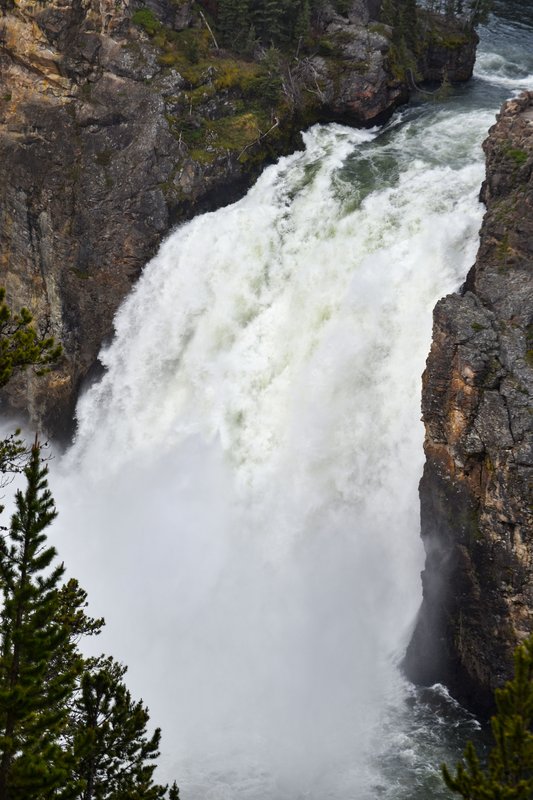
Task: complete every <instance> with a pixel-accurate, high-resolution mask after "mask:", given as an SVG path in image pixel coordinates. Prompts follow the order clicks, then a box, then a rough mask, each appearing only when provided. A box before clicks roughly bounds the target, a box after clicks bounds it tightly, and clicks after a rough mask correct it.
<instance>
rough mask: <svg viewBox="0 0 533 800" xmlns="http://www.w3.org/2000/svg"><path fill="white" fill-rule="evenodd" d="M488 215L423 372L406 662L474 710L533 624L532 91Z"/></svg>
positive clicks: (491, 184)
mask: <svg viewBox="0 0 533 800" xmlns="http://www.w3.org/2000/svg"><path fill="white" fill-rule="evenodd" d="M484 149H485V153H486V158H487V177H486V180H485V183H484V184H483V188H482V199H483V200H484V202H485V203H486V206H487V213H486V215H485V218H484V221H483V226H482V229H481V243H480V248H479V252H478V256H477V260H476V264H475V265H474V267H473V268H472V269H471V271H470V273H469V275H468V277H467V280H466V283H465V286H464V287H463V290H462V293H461V294H460V295H449V296H448V297H445V298H444V299H443V300H441V301H440V302H439V303H438V305H437V306H436V308H435V312H434V329H433V343H432V347H431V352H430V355H429V358H428V361H427V369H426V371H425V373H424V378H423V398H422V410H423V419H424V423H425V427H426V440H425V451H426V465H425V469H424V476H423V478H422V481H421V484H420V497H421V512H422V536H423V539H424V543H425V547H426V553H427V560H426V567H425V571H424V574H423V586H424V601H423V606H422V610H421V615H420V619H419V622H418V625H417V628H416V630H415V634H414V637H413V640H412V642H411V644H410V647H409V650H408V654H407V659H406V666H407V671H408V673H409V675H410V677H412V678H414V679H415V680H417V681H419V682H421V683H433V682H436V681H440V682H444V683H446V684H447V685H448V686H449V687H450V689H451V690H452V692H453V693H454V694H455V695H456V696H458V697H459V698H460V699H461V700H463V701H465V702H467V703H468V704H469V705H470V706H472V707H473V708H477V709H483V708H487V707H489V706H490V703H491V699H492V692H493V689H494V688H495V687H496V686H498V685H500V684H501V683H502V682H503V681H504V680H506V679H508V678H509V677H510V675H511V673H512V654H513V650H514V648H515V647H516V645H517V644H518V643H519V642H520V641H522V640H523V639H524V638H525V637H526V636H527V635H528V634H530V633H531V632H533V513H532V511H533V505H532V503H533V403H532V400H533V93H529V94H528V93H526V94H524V95H523V96H521V97H520V98H519V99H517V100H512V101H510V102H508V103H507V104H506V105H505V106H504V108H503V110H502V112H501V114H500V115H499V117H498V121H497V123H496V125H495V126H494V127H493V128H492V129H491V131H490V135H489V138H488V139H487V140H486V142H485V144H484Z"/></svg>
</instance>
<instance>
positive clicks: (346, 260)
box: [52, 102, 495, 800]
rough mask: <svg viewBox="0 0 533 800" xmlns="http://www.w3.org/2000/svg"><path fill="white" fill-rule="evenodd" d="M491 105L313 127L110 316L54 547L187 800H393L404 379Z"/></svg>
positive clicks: (165, 252) (159, 263)
mask: <svg viewBox="0 0 533 800" xmlns="http://www.w3.org/2000/svg"><path fill="white" fill-rule="evenodd" d="M494 111H495V109H494V105H492V106H491V107H489V108H487V105H486V104H485V105H483V103H478V104H477V105H476V104H474V105H473V106H469V105H468V103H465V102H451V103H450V104H447V105H445V106H443V107H442V108H441V107H438V106H433V107H431V106H429V107H427V108H419V109H411V110H409V111H406V112H404V113H403V114H399V115H397V116H396V117H395V118H394V119H393V120H392V121H391V123H390V124H389V125H388V126H386V127H385V128H384V129H381V130H371V131H355V130H349V129H346V128H343V127H341V126H338V125H329V126H317V127H314V128H313V129H311V130H310V131H308V132H307V133H306V134H305V137H304V138H305V150H304V151H303V152H299V153H295V154H294V155H292V156H290V157H288V158H284V159H281V160H280V162H279V163H278V164H277V165H275V166H272V167H269V168H268V169H267V170H266V171H265V172H264V173H263V175H262V176H261V178H260V179H259V180H258V182H257V183H256V185H255V186H254V187H253V188H252V189H251V191H250V192H249V193H248V195H247V196H246V197H244V198H243V199H242V200H241V201H240V202H238V203H236V204H235V205H232V206H230V207H227V208H224V209H221V210H220V211H217V212H216V213H212V214H206V215H203V216H201V217H198V218H196V219H194V220H193V221H192V222H190V223H188V224H186V225H183V226H182V227H180V228H178V229H177V230H176V231H174V232H173V233H172V234H171V236H169V238H168V239H167V240H166V241H165V242H164V244H163V245H162V247H161V249H160V251H159V253H158V255H157V256H156V257H155V258H154V259H153V260H152V261H151V262H150V263H149V264H148V265H147V267H146V268H145V270H144V272H143V275H142V277H141V279H140V280H139V282H138V284H137V286H136V287H135V289H134V291H133V292H132V293H131V295H130V297H128V298H127V300H126V301H125V302H124V304H123V306H122V308H121V309H120V311H119V313H118V314H117V317H116V336H115V338H114V341H113V342H112V344H111V345H110V346H109V347H108V348H107V349H106V350H105V351H104V352H103V353H102V355H101V359H102V362H103V363H104V365H105V367H106V372H105V374H104V376H103V378H102V379H101V380H100V381H99V382H98V383H96V384H94V385H93V386H92V387H91V388H90V389H89V390H88V391H87V392H86V394H85V395H84V396H83V397H82V399H81V401H80V403H79V407H78V434H77V438H76V441H75V443H74V446H73V447H72V449H71V450H70V451H69V452H68V453H67V454H66V455H65V456H64V457H62V458H59V459H56V462H55V463H54V464H53V475H52V479H53V489H54V493H55V495H56V498H57V502H58V507H59V509H60V512H61V513H60V518H59V521H58V524H57V527H56V539H57V544H58V548H59V550H60V554H61V557H62V558H64V559H65V562H66V564H67V565H68V568H69V572H70V573H71V574H73V575H76V576H77V577H78V578H79V579H80V581H81V583H82V584H83V585H84V586H85V588H86V589H87V590H88V592H89V597H90V598H91V600H92V610H93V612H94V613H95V614H104V615H105V616H106V618H107V628H106V633H105V634H104V636H103V637H101V639H102V641H98V642H96V644H97V645H98V648H104V649H106V650H107V651H108V652H110V653H113V654H114V655H116V656H117V657H118V658H120V659H122V660H124V661H125V662H126V663H127V664H129V667H130V669H129V672H128V683H129V686H130V688H131V689H132V691H133V693H134V694H135V695H136V696H142V697H143V698H144V700H145V702H147V704H148V705H149V707H150V712H151V717H152V721H153V723H154V724H157V725H161V727H162V728H163V755H162V767H161V778H162V779H170V778H173V777H174V776H175V777H176V778H177V780H178V783H179V784H180V787H181V790H182V796H183V798H184V800H222V799H224V800H230V798H231V800H266V798H273V799H274V800H295V798H310V799H311V800H318V798H320V800H323V798H335V799H336V800H370V799H371V798H375V797H377V796H380V797H387V798H389V796H395V797H399V794H396V795H394V794H393V795H389V793H388V790H385V789H383V776H382V775H381V774H380V768H379V765H378V764H377V763H376V758H375V755H376V753H379V752H385V751H386V750H387V747H394V748H396V750H397V752H398V753H399V755H400V756H401V757H402V758H403V759H404V761H405V763H407V762H409V760H410V759H411V760H412V759H415V760H416V757H415V755H413V752H414V751H413V750H412V745H411V740H408V738H407V737H406V735H405V734H403V733H401V731H399V729H398V728H397V727H396V728H395V725H396V723H395V722H393V720H394V719H396V717H395V716H394V714H395V713H396V712H391V708H392V709H396V710H398V709H399V708H400V707H401V706H402V704H403V703H405V702H407V700H408V698H409V693H410V692H411V688H410V687H409V686H408V685H407V684H406V682H405V681H404V680H403V679H402V678H401V676H400V673H399V671H398V666H397V665H398V661H399V659H400V658H401V655H402V653H403V650H404V648H405V645H406V642H407V640H408V637H409V633H410V630H411V628H412V625H413V621H414V618H415V614H416V611H417V608H418V606H419V604H420V600H421V588H420V580H419V573H420V570H421V568H422V565H423V553H422V547H421V544H420V541H419V520H418V515H419V511H418V497H417V484H418V479H419V476H420V473H421V468H422V461H423V453H422V439H423V430H422V426H421V423H420V420H419V417H420V406H419V396H420V376H421V374H422V371H423V368H424V361H425V358H426V355H427V352H428V348H429V343H430V338H431V315H432V309H433V306H434V305H435V302H436V301H437V300H438V298H439V297H441V296H442V295H444V294H445V293H446V292H448V291H451V290H454V289H456V288H457V287H458V286H459V284H460V283H461V282H462V280H463V279H464V276H465V274H466V272H467V270H468V268H469V266H470V265H471V264H472V262H473V260H474V257H475V252H476V248H477V242H478V230H479V226H480V221H481V217H482V207H481V206H480V204H479V203H478V199H477V196H478V192H479V186H480V183H481V181H482V179H483V172H484V166H483V156H482V152H481V147H480V144H481V141H482V139H483V138H484V135H485V133H486V130H487V128H488V127H489V125H490V124H491V123H492V121H493V119H494ZM391 714H392V716H391ZM402 737H403V738H402ZM391 785H392V784H391ZM380 786H381V787H382V788H381V789H380V788H379V787H380ZM406 796H407V797H409V796H410V795H409V794H408V795H406ZM423 796H424V795H423Z"/></svg>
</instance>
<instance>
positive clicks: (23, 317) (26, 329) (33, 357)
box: [0, 287, 61, 388]
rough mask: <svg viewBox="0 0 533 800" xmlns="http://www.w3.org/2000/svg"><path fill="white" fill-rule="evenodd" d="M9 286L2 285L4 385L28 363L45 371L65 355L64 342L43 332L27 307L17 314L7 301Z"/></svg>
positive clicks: (0, 375)
mask: <svg viewBox="0 0 533 800" xmlns="http://www.w3.org/2000/svg"><path fill="white" fill-rule="evenodd" d="M5 298H6V290H5V289H4V288H2V287H0V388H2V387H3V386H5V385H6V384H7V383H8V382H9V381H10V380H11V378H12V377H13V375H14V374H15V373H17V372H20V371H21V370H23V369H25V368H26V367H35V369H36V370H37V374H43V372H46V371H47V369H48V368H49V367H50V365H51V364H53V363H54V362H55V361H57V359H58V358H59V356H60V355H61V345H58V344H56V342H55V341H54V339H53V337H51V336H46V335H45V336H41V335H40V334H39V333H38V332H37V331H36V330H35V328H34V327H33V324H32V323H33V317H32V315H31V314H30V312H29V311H28V309H27V308H21V309H20V311H19V312H18V314H14V313H13V312H12V311H11V309H10V308H9V306H8V305H7V304H6V302H5Z"/></svg>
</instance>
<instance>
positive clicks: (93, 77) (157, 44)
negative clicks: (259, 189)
mask: <svg viewBox="0 0 533 800" xmlns="http://www.w3.org/2000/svg"><path fill="white" fill-rule="evenodd" d="M341 5H343V13H342V14H341V13H339V12H338V11H337V10H335V8H334V6H331V5H330V4H329V3H327V2H325V3H324V4H323V7H321V13H320V27H319V28H317V29H315V30H313V32H312V36H310V38H309V41H308V43H307V44H306V46H305V48H304V47H303V46H300V41H299V42H298V44H297V45H295V50H294V51H292V50H291V52H290V53H287V54H285V55H284V54H280V51H279V50H276V48H270V49H265V48H264V47H257V46H254V45H253V44H252V50H253V51H254V52H251V53H249V54H248V55H247V56H246V57H245V56H243V55H242V54H239V53H236V52H232V51H230V50H228V49H224V48H221V47H219V45H218V43H217V41H216V38H215V36H214V34H213V30H212V28H211V27H210V25H209V22H208V20H207V17H208V16H209V14H210V12H209V3H207V2H206V4H205V5H204V6H200V5H199V4H198V3H196V4H193V3H192V2H189V0H149V2H148V0H147V3H146V5H141V3H139V2H136V1H135V0H131V1H130V0H49V1H48V2H47V3H44V4H43V3H35V2H32V0H0V163H1V164H2V170H1V173H0V285H3V286H5V287H6V290H7V299H8V302H9V303H10V304H11V305H12V306H13V307H15V308H16V307H20V306H21V305H26V306H28V307H29V308H30V310H31V311H32V313H33V314H34V316H35V318H36V320H37V321H38V322H39V323H40V324H43V323H44V322H45V321H46V323H47V325H48V327H49V330H50V331H51V332H52V333H53V334H54V335H55V336H56V337H57V339H58V340H59V341H61V342H62V343H63V346H64V353H65V355H64V359H63V362H62V364H61V365H60V366H59V367H58V368H57V369H56V370H54V371H53V372H52V373H51V374H50V375H48V376H47V377H46V378H45V379H42V378H41V379H39V381H35V380H34V379H32V376H31V375H29V376H24V377H22V378H20V379H17V380H16V381H13V382H12V383H11V384H10V386H9V388H8V391H7V395H6V396H4V407H5V404H8V405H9V406H10V407H11V408H12V409H14V410H16V411H18V412H24V413H27V414H28V415H29V418H30V421H31V422H32V423H33V424H39V425H41V427H42V428H44V430H45V431H46V432H48V433H49V434H51V435H54V436H55V437H56V438H57V437H61V436H63V438H66V439H67V440H68V438H69V436H70V435H71V433H72V430H73V414H74V407H75V403H76V400H77V397H78V394H79V391H80V387H81V386H82V385H83V382H84V381H85V380H87V379H90V377H91V375H92V374H94V372H93V371H94V369H95V367H97V355H98V352H99V350H100V348H101V346H102V343H103V342H105V340H106V338H108V337H110V336H111V335H112V333H113V317H114V314H115V311H116V309H117V307H118V305H119V304H120V302H121V300H122V299H123V298H124V296H125V295H126V294H127V293H128V292H129V290H130V288H131V286H132V284H133V282H134V281H135V279H136V278H137V277H138V275H139V273H140V270H141V269H142V267H143V265H144V264H145V263H146V262H147V260H148V259H149V258H150V257H151V256H152V255H153V253H154V252H155V250H156V249H157V247H158V245H159V243H160V241H161V239H162V237H163V236H164V235H166V234H167V233H168V231H169V230H170V229H171V228H172V226H174V225H175V224H176V223H178V222H180V221H183V220H186V219H188V218H190V217H191V216H193V215H194V214H196V213H198V212H201V211H205V210H211V209H215V208H217V207H219V206H221V205H224V204H226V203H229V202H233V201H234V200H236V199H238V197H240V196H242V194H243V193H244V191H245V190H246V189H247V187H248V186H249V185H250V184H251V183H252V181H253V180H254V179H255V177H256V176H257V175H258V173H259V172H260V170H261V169H262V167H263V166H264V165H265V164H266V163H268V162H269V161H272V160H273V159H275V158H276V157H278V156H279V155H280V154H283V153H288V152H291V151H292V150H294V149H295V148H296V147H297V146H298V145H299V143H300V141H301V139H300V131H301V130H302V129H303V128H305V127H307V126H309V125H310V124H313V123H315V122H320V121H329V120H338V121H342V122H345V123H348V124H354V125H371V124H375V123H376V122H379V121H383V120H384V119H385V118H386V117H387V116H389V115H390V114H391V113H392V111H393V110H394V109H395V108H396V107H397V106H398V105H399V104H400V103H402V102H405V101H406V100H407V99H408V97H409V92H410V86H409V75H412V72H413V69H415V70H416V69H417V67H416V65H412V64H411V65H410V66H409V69H407V67H406V65H405V64H402V63H401V62H399V61H398V55H397V54H398V52H399V49H398V46H397V45H395V44H394V41H393V38H394V37H393V29H392V28H391V27H390V26H387V25H383V24H381V23H379V22H376V15H377V14H378V13H379V5H380V4H379V2H378V1H377V0H352V1H351V2H349V3H347V4H346V3H344V4H341ZM202 8H203V10H202ZM211 20H212V17H211ZM427 20H428V17H427V14H426V17H425V18H424V20H422V22H421V28H420V31H421V34H420V39H419V40H417V46H418V44H420V43H422V44H420V52H421V56H420V64H419V68H418V73H419V75H420V77H421V78H422V79H423V78H424V77H427V78H430V79H432V80H438V79H439V78H442V77H443V75H444V74H447V76H448V77H449V78H450V79H452V80H467V79H468V78H469V77H470V75H471V73H472V68H473V64H474V60H475V50H476V43H477V36H476V34H475V32H474V31H473V30H467V31H465V30H464V26H461V25H460V24H459V23H458V22H453V21H452V22H449V23H448V22H445V23H444V22H442V20H440V21H439V24H438V25H430V24H429V23H428V21H427ZM450 25H451V32H450ZM424 26H425V27H424ZM443 26H444V27H443ZM424 37H425V38H424ZM393 54H396V55H395V57H393ZM411 67H412V68H411Z"/></svg>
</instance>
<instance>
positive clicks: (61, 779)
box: [0, 442, 82, 800]
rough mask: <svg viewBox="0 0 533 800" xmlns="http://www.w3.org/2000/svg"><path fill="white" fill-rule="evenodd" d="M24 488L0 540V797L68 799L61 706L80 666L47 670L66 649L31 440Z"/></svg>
mask: <svg viewBox="0 0 533 800" xmlns="http://www.w3.org/2000/svg"><path fill="white" fill-rule="evenodd" d="M24 472H25V475H26V481H27V486H26V490H25V491H24V492H22V491H18V492H17V494H16V512H15V513H14V514H13V517H12V520H11V526H10V529H9V531H8V533H7V534H6V535H4V536H2V537H1V538H0V589H1V592H2V596H3V607H2V613H1V617H0V752H1V754H2V755H1V758H0V798H2V800H19V798H20V800H22V798H25V800H27V798H29V797H35V798H37V797H38V798H47V797H52V796H54V797H69V796H72V792H73V791H74V789H75V786H74V784H73V782H72V780H71V779H70V777H69V774H70V768H71V764H70V762H69V754H68V752H67V751H66V750H65V749H64V747H63V746H62V736H63V731H64V729H65V726H66V722H67V719H68V712H67V701H68V698H69V697H70V696H71V694H72V692H73V689H74V686H75V681H76V678H77V676H78V675H79V673H80V671H81V667H82V662H81V659H80V658H76V657H73V658H72V659H71V660H70V662H69V664H68V665H67V666H66V667H65V668H64V669H62V670H60V671H57V670H56V669H54V661H55V660H57V654H58V653H60V652H61V651H62V650H63V648H65V647H67V646H68V641H69V631H68V628H67V627H66V626H65V625H64V624H63V621H62V620H61V617H60V616H58V610H59V595H58V586H59V582H60V580H61V578H62V576H63V572H64V568H63V565H62V564H61V565H56V566H53V563H52V562H53V561H54V559H55V558H56V550H55V548H54V547H50V546H47V544H46V534H45V533H44V531H45V529H46V528H47V527H48V525H50V523H51V522H52V521H53V519H54V518H55V516H56V510H55V506H54V501H53V499H52V496H51V494H50V491H49V489H48V484H47V478H46V476H47V467H46V466H43V465H42V464H41V457H40V447H39V445H38V443H37V442H36V443H35V445H34V446H33V448H32V451H31V457H30V461H29V463H28V465H27V467H26V468H25V470H24Z"/></svg>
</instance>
